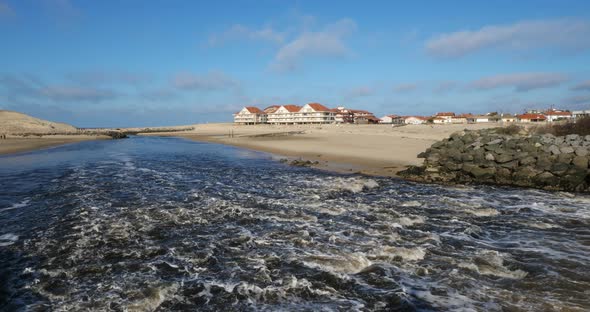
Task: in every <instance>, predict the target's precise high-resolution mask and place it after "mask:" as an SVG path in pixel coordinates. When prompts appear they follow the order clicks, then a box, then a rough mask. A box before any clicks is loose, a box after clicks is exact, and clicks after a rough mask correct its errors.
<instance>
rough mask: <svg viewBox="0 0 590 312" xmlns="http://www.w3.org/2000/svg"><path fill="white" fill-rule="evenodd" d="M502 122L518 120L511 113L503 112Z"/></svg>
mask: <svg viewBox="0 0 590 312" xmlns="http://www.w3.org/2000/svg"><path fill="white" fill-rule="evenodd" d="M501 120H502V122H516V117H515V116H513V115H511V114H502V119H501Z"/></svg>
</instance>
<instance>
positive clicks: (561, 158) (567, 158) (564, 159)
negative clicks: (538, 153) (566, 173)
mask: <svg viewBox="0 0 590 312" xmlns="http://www.w3.org/2000/svg"><path fill="white" fill-rule="evenodd" d="M572 159H574V154H559V155H558V156H557V160H556V161H557V162H560V163H564V164H570V163H571V162H572Z"/></svg>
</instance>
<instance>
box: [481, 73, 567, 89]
mask: <svg viewBox="0 0 590 312" xmlns="http://www.w3.org/2000/svg"><path fill="white" fill-rule="evenodd" d="M567 80H568V77H567V76H566V75H564V74H559V73H515V74H507V75H497V76H490V77H485V78H481V79H478V80H476V81H473V82H472V83H471V84H470V85H469V88H470V89H477V90H488V89H496V88H514V90H515V91H518V92H526V91H530V90H534V89H541V88H550V87H556V86H559V85H560V84H562V83H564V82H566V81H567Z"/></svg>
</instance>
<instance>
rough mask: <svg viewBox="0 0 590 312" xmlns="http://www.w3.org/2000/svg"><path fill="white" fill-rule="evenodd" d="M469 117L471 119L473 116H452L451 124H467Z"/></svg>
mask: <svg viewBox="0 0 590 312" xmlns="http://www.w3.org/2000/svg"><path fill="white" fill-rule="evenodd" d="M471 117H473V115H471V114H461V115H457V116H453V117H451V123H454V124H465V123H468V122H469V120H468V118H471Z"/></svg>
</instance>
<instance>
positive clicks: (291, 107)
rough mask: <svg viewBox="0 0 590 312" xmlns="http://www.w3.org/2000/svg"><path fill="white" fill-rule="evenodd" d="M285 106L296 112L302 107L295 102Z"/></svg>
mask: <svg viewBox="0 0 590 312" xmlns="http://www.w3.org/2000/svg"><path fill="white" fill-rule="evenodd" d="M283 107H284V108H285V109H286V110H288V111H289V112H291V113H296V112H298V111H299V110H300V109H301V106H297V105H293V104H287V105H283Z"/></svg>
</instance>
